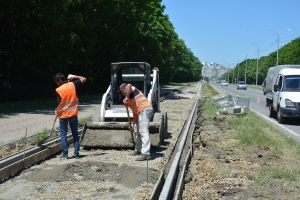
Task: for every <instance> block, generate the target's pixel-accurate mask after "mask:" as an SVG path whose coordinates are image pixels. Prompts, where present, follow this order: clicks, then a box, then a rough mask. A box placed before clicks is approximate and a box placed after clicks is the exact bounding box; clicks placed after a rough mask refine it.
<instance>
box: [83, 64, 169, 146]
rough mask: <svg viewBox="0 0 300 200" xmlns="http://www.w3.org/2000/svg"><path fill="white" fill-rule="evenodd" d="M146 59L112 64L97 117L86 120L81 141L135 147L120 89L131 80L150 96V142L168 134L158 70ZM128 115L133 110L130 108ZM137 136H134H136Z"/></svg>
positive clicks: (157, 141) (155, 143) (160, 139)
mask: <svg viewBox="0 0 300 200" xmlns="http://www.w3.org/2000/svg"><path fill="white" fill-rule="evenodd" d="M152 71H153V73H152V74H151V68H150V65H149V64H148V63H146V62H119V63H112V64H111V83H110V85H109V87H108V89H107V91H106V92H105V94H104V95H103V97H102V102H101V108H100V116H99V119H98V121H93V122H86V123H85V126H84V129H83V133H82V135H81V141H80V145H81V146H83V147H85V148H101V147H108V148H111V147H113V148H126V147H134V141H133V140H132V135H131V133H130V131H129V129H128V127H129V122H128V113H127V111H126V107H125V106H124V104H123V99H124V96H123V95H122V94H121V93H120V92H119V86H120V85H121V84H122V83H130V84H131V85H133V86H134V87H136V88H137V89H138V90H140V91H142V92H143V94H144V95H145V96H146V97H147V98H148V101H149V102H150V103H151V104H152V106H153V110H154V112H153V116H152V120H151V122H150V126H149V135H150V142H151V146H153V147H158V146H160V145H161V144H162V142H163V140H164V138H165V136H166V134H167V113H162V112H161V111H160V85H159V70H158V69H157V68H155V69H153V70H152ZM129 116H130V119H132V117H133V114H132V111H131V110H130V109H129ZM134 138H135V137H134Z"/></svg>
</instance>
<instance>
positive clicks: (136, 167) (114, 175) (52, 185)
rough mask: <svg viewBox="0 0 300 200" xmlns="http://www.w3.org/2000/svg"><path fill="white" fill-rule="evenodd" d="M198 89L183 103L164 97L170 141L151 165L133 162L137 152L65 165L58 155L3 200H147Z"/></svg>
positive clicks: (89, 155) (11, 186)
mask: <svg viewBox="0 0 300 200" xmlns="http://www.w3.org/2000/svg"><path fill="white" fill-rule="evenodd" d="M199 89H200V84H197V85H195V86H193V87H189V88H187V90H185V91H181V92H180V95H181V96H182V97H183V98H180V97H179V96H176V95H175V96H174V95H169V96H165V100H164V101H163V102H161V110H162V111H163V112H167V114H168V133H167V138H166V139H165V142H164V144H163V145H162V146H161V147H160V148H153V149H152V150H151V159H150V160H149V162H146V161H142V162H136V161H134V157H132V156H128V153H129V152H130V151H131V150H132V149H119V150H118V149H94V150H85V149H82V148H81V151H80V155H81V157H80V159H68V160H61V159H60V158H59V157H60V155H55V156H53V158H50V159H48V160H46V161H44V162H43V163H40V164H38V165H35V166H33V167H31V168H28V169H26V170H24V171H22V172H21V173H20V174H19V175H18V176H16V177H14V178H12V179H9V180H7V181H5V182H3V183H1V185H0V193H1V196H0V199H148V198H149V197H150V195H151V193H152V188H153V187H154V186H155V184H156V181H157V180H158V177H159V176H160V174H161V172H162V170H163V168H164V166H165V164H166V162H167V161H168V156H169V154H170V152H171V149H172V147H173V145H174V142H175V141H176V138H177V136H178V133H179V131H180V130H181V127H182V125H183V123H184V121H185V119H187V118H188V116H189V114H190V110H191V109H192V106H193V104H194V102H195V98H190V97H193V96H195V94H196V92H197V91H198V90H199ZM191 91H192V92H193V94H190V93H189V92H191ZM126 134H128V135H130V134H129V132H126ZM4 151H5V150H4ZM69 155H73V148H72V145H71V146H70V148H69ZM19 191H21V192H19Z"/></svg>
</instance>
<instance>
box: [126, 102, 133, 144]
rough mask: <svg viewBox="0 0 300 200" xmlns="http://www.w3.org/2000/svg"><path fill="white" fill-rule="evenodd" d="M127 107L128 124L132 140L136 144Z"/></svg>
mask: <svg viewBox="0 0 300 200" xmlns="http://www.w3.org/2000/svg"><path fill="white" fill-rule="evenodd" d="M125 107H126V111H127V116H128V124H129V129H130V133H131V139H132V142H133V143H134V138H133V133H132V130H133V128H132V126H131V122H130V116H129V111H128V107H127V105H125Z"/></svg>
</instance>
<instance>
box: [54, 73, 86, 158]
mask: <svg viewBox="0 0 300 200" xmlns="http://www.w3.org/2000/svg"><path fill="white" fill-rule="evenodd" d="M72 80H74V81H73V82H72ZM54 81H55V83H56V85H57V86H58V88H56V94H57V102H58V106H57V108H56V110H55V114H56V115H57V117H58V118H59V129H60V137H61V148H62V157H61V158H62V159H68V141H67V132H68V124H70V128H71V132H72V136H73V140H74V155H73V157H74V158H79V149H80V147H79V137H78V117H77V115H78V103H79V100H78V97H77V94H76V89H77V88H79V87H80V86H81V85H82V84H83V83H84V82H85V81H86V78H85V77H83V76H77V75H72V74H69V76H68V82H67V81H66V78H65V76H64V75H63V74H61V73H58V74H56V75H55V76H54Z"/></svg>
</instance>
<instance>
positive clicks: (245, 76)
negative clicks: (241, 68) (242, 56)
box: [241, 50, 248, 83]
mask: <svg viewBox="0 0 300 200" xmlns="http://www.w3.org/2000/svg"><path fill="white" fill-rule="evenodd" d="M241 52H243V51H242V50H241ZM247 60H248V58H247V53H246V68H245V83H247V67H248V66H247V65H248V64H247Z"/></svg>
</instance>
